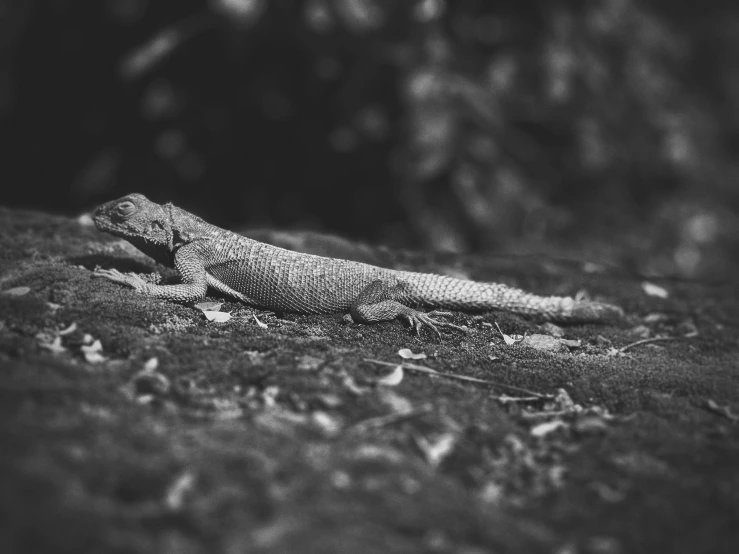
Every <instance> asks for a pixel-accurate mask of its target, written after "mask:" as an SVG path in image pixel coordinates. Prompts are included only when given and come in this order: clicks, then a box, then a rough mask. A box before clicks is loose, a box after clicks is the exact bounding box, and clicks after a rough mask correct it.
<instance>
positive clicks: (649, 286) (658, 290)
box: [641, 281, 670, 298]
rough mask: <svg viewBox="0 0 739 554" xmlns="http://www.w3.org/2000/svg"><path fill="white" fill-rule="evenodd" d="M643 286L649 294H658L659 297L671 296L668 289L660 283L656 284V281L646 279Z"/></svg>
mask: <svg viewBox="0 0 739 554" xmlns="http://www.w3.org/2000/svg"><path fill="white" fill-rule="evenodd" d="M641 288H642V290H643V291H644V292H645V293H646V294H648V295H649V296H656V297H657V298H669V296H670V293H669V292H667V289H664V288H662V287H660V286H659V285H655V284H654V283H650V282H649V281H644V282H643V283H642V284H641Z"/></svg>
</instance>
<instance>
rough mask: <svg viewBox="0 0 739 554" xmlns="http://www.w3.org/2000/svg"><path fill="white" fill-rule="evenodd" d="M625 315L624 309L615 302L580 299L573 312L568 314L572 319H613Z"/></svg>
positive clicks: (601, 320) (596, 320) (568, 317)
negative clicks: (614, 303)
mask: <svg viewBox="0 0 739 554" xmlns="http://www.w3.org/2000/svg"><path fill="white" fill-rule="evenodd" d="M623 316H624V311H623V310H622V309H621V308H619V307H618V306H614V305H613V304H606V303H604V302H590V301H579V302H575V304H574V306H573V307H572V311H571V313H570V314H569V315H568V316H567V319H568V320H572V321H582V322H588V321H595V322H604V321H613V320H617V319H620V318H622V317H623Z"/></svg>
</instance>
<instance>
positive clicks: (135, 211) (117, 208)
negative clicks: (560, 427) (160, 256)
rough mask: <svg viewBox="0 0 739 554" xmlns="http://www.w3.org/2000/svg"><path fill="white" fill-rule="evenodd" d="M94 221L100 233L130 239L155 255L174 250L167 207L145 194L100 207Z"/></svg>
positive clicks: (129, 240)
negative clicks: (156, 202) (163, 250)
mask: <svg viewBox="0 0 739 554" xmlns="http://www.w3.org/2000/svg"><path fill="white" fill-rule="evenodd" d="M92 220H93V221H94V222H95V226H96V227H97V228H98V230H100V231H103V232H105V233H110V234H111V235H114V236H116V237H121V238H124V239H126V240H127V241H128V242H130V243H131V244H133V245H134V246H135V247H136V248H138V249H139V250H141V251H142V252H144V253H145V254H149V255H151V252H161V250H162V249H163V248H164V249H166V250H168V251H171V250H172V225H171V223H170V217H169V214H168V212H167V210H166V209H165V207H164V206H160V205H159V204H155V203H154V202H152V201H151V200H149V199H148V198H146V196H144V195H143V194H137V193H134V194H128V195H126V196H124V197H122V198H119V199H118V200H113V201H111V202H106V203H105V204H103V205H102V206H100V207H98V208H97V209H96V210H95V213H94V214H93V217H92Z"/></svg>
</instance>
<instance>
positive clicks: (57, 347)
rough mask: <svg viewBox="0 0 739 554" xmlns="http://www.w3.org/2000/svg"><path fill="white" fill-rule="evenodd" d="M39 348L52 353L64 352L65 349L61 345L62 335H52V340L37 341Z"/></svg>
mask: <svg viewBox="0 0 739 554" xmlns="http://www.w3.org/2000/svg"><path fill="white" fill-rule="evenodd" d="M38 345H39V346H40V347H41V348H45V349H46V350H49V351H50V352H51V353H53V354H61V353H62V352H66V351H67V349H66V348H64V347H63V346H62V337H54V341H53V342H39V344H38Z"/></svg>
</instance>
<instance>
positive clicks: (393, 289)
mask: <svg viewBox="0 0 739 554" xmlns="http://www.w3.org/2000/svg"><path fill="white" fill-rule="evenodd" d="M404 290H405V287H404V284H403V283H398V284H396V285H390V284H388V283H387V282H385V281H382V280H377V281H373V282H372V283H370V284H369V285H368V286H367V287H366V288H365V289H364V290H363V291H362V292H361V293H360V294H359V296H358V297H357V298H356V300H355V301H354V302H353V303H352V305H351V307H350V313H351V316H352V319H353V320H354V321H356V322H358V323H372V322H375V321H390V320H393V319H404V320H406V321H407V322H408V323H409V324H410V326H411V328H412V329H413V330H414V331H415V332H416V334H418V335H420V333H421V328H422V327H423V326H426V327H428V328H429V329H430V330H431V331H432V332H433V333H434V334H435V335H436V336H437V337H438V338H439V340H441V333H440V332H439V327H444V328H450V329H455V330H457V331H461V332H463V333H466V332H467V331H466V330H465V329H463V328H462V327H459V326H457V325H453V324H451V323H447V322H446V321H439V320H436V319H432V318H431V317H429V316H428V315H427V314H425V313H423V312H419V311H418V310H414V309H413V308H409V307H408V306H406V305H405V304H402V303H401V302H399V301H398V300H396V298H397V297H398V296H402V294H403V292H404ZM438 315H448V314H446V313H439V314H438Z"/></svg>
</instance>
